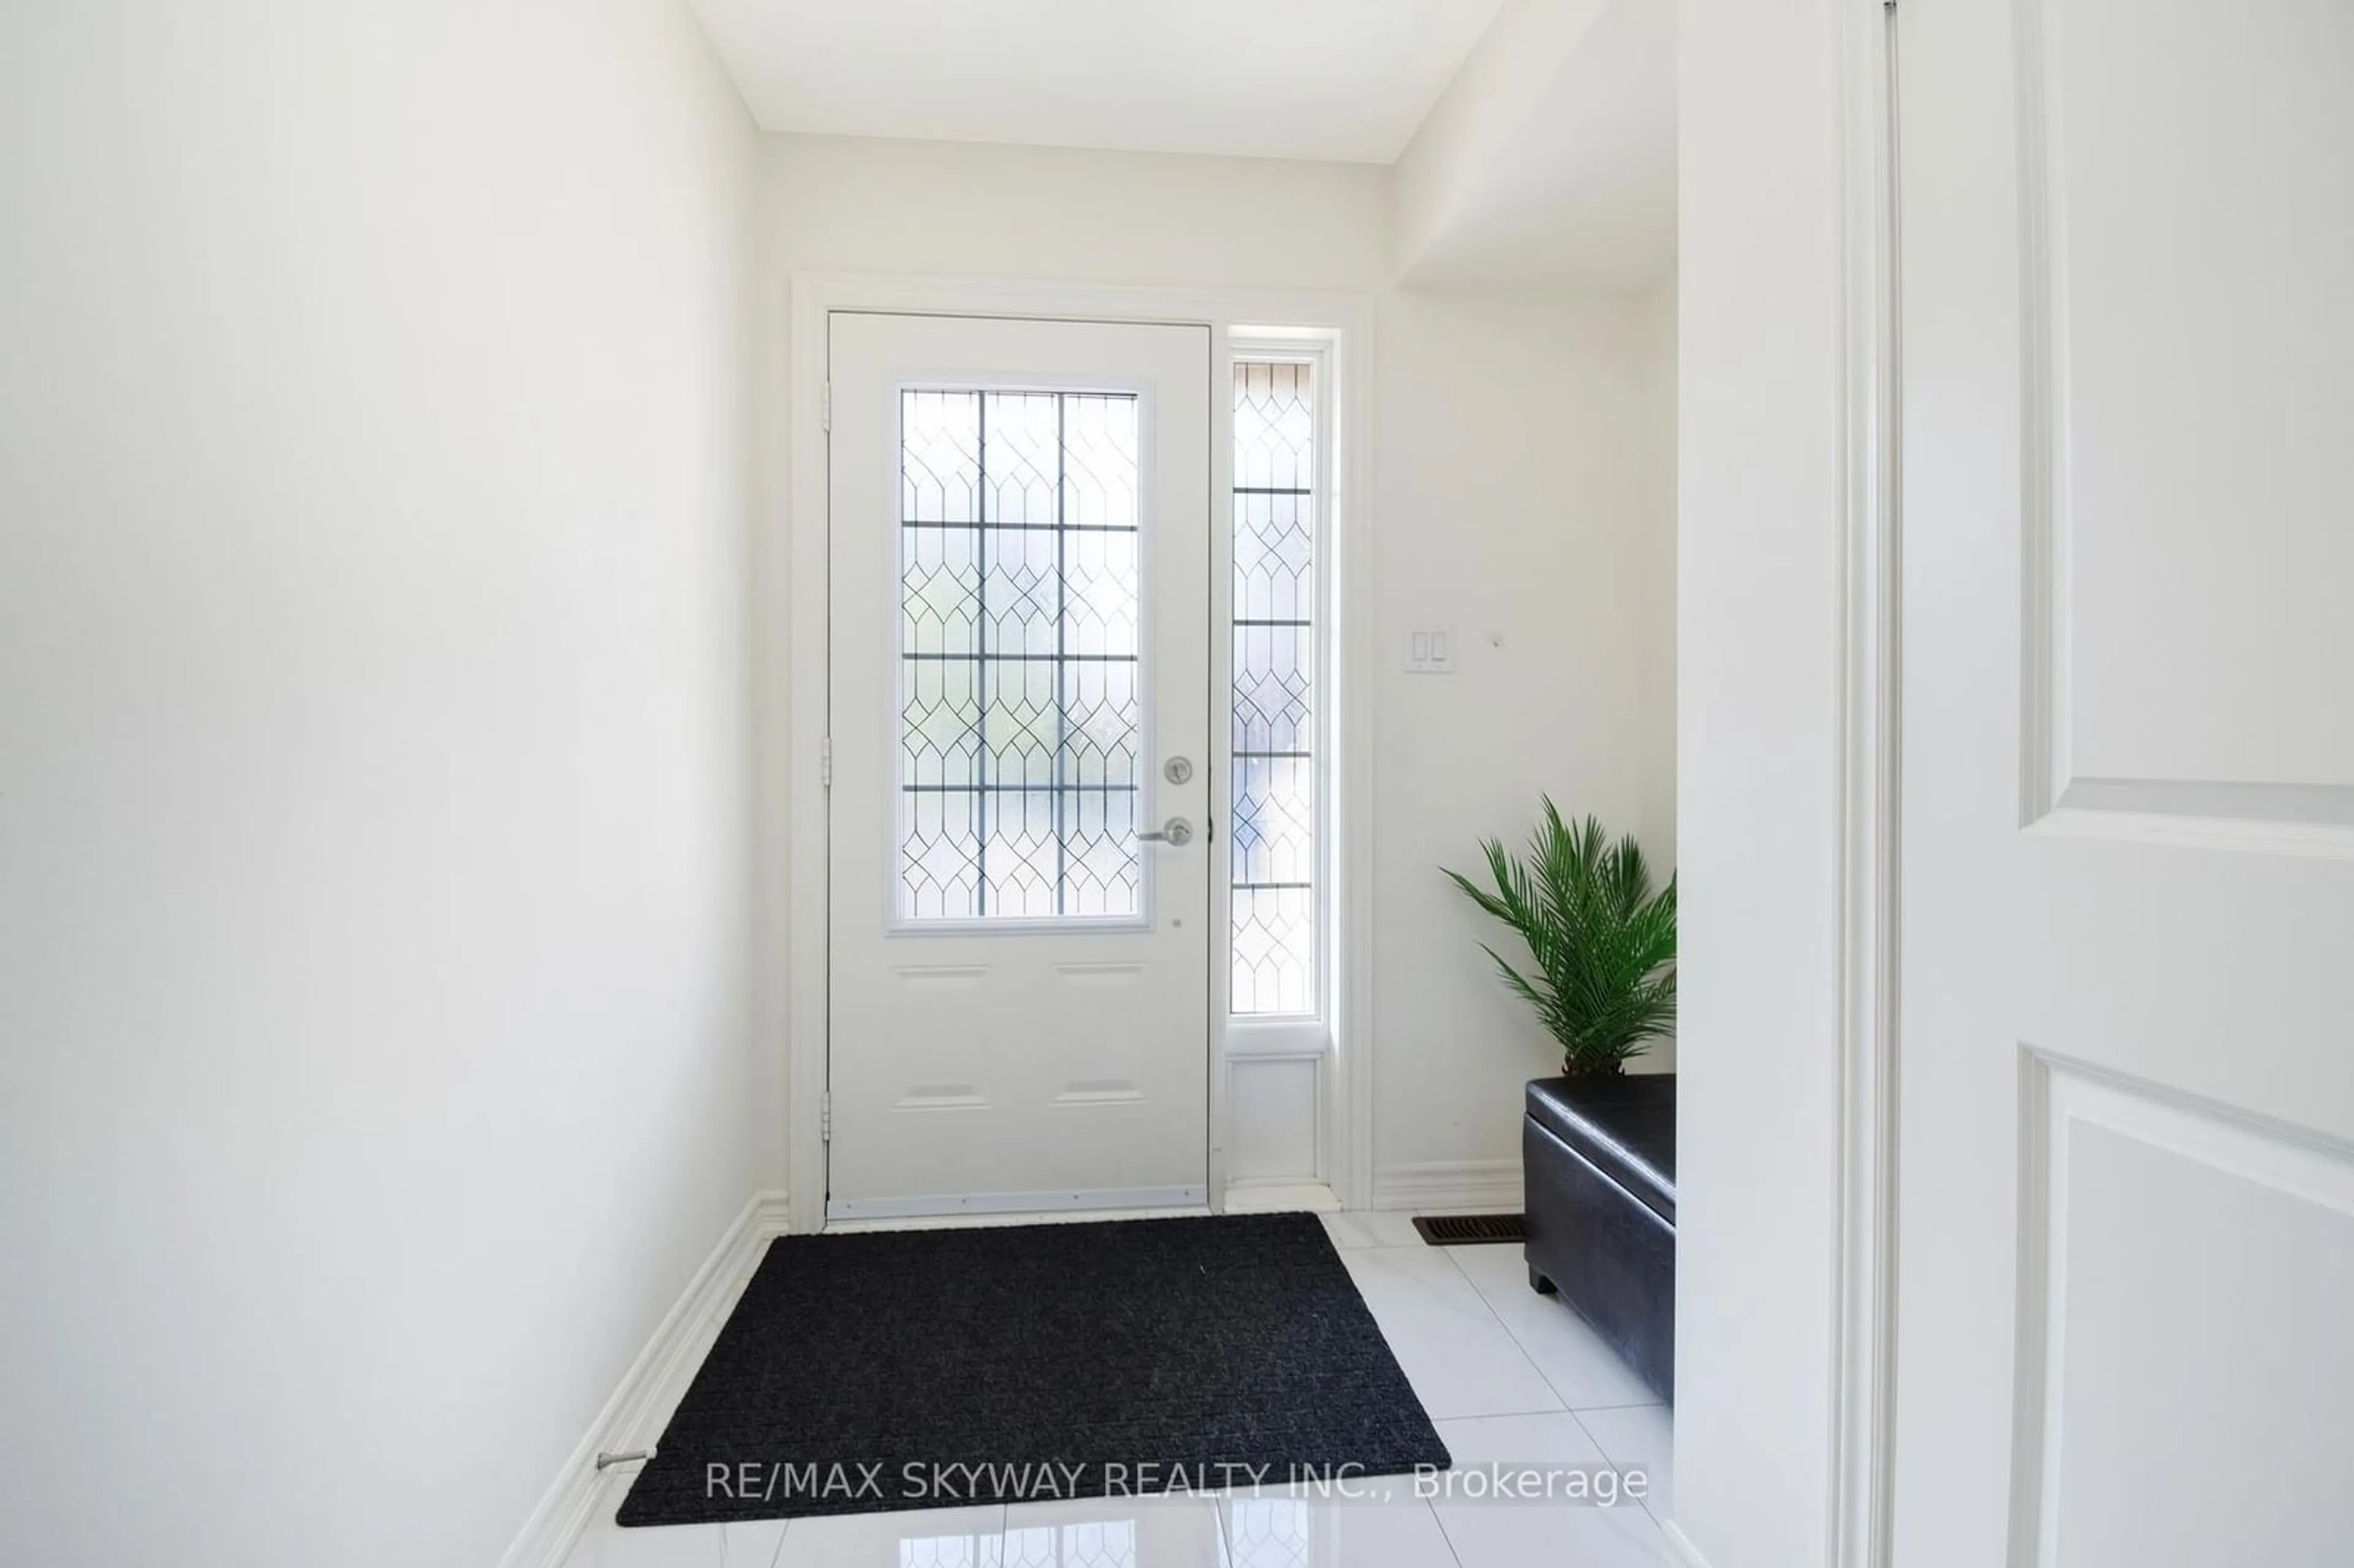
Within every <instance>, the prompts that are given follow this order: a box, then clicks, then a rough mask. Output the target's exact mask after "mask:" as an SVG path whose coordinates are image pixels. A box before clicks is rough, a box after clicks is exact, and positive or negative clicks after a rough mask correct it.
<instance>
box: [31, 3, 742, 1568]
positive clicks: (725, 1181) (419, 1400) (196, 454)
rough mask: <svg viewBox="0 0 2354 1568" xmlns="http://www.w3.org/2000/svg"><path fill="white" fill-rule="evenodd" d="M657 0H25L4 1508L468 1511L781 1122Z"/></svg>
mask: <svg viewBox="0 0 2354 1568" xmlns="http://www.w3.org/2000/svg"><path fill="white" fill-rule="evenodd" d="M754 152H755V141H754V135H753V132H752V131H751V130H750V125H749V121H748V117H747V115H746V114H745V112H744V111H743V109H742V108H741V106H740V104H739V103H738V102H737V98H736V95H735V93H734V91H733V90H732V89H731V88H730V87H729V86H728V84H727V83H726V79H724V78H723V77H722V76H721V75H720V73H719V72H718V70H717V69H716V67H715V65H714V64H713V62H712V60H711V58H709V56H708V52H707V50H706V48H705V43H704V40H703V38H702V37H701V36H700V35H699V33H698V32H697V30H696V29H695V24H694V22H693V20H692V18H691V17H690V16H688V14H687V12H686V10H685V8H684V6H682V5H675V4H673V3H671V0H595V3H593V4H579V3H578V0H562V3H559V0H515V3H513V4H507V5H496V6H482V5H468V4H463V3H461V0H412V3H411V4H408V5H399V6H393V7H353V6H345V5H306V4H296V3H292V0H282V3H273V0H222V3H219V4H212V5H204V6H186V5H167V4H160V3H151V4H133V3H127V0H90V3H87V4H80V5H71V6H50V5H16V6H11V7H9V8H8V9H7V10H6V12H5V16H0V232H5V235H6V236H7V238H6V240H5V243H0V1041H5V1045H4V1046H0V1255H5V1266H0V1327H5V1332H0V1391H5V1392H0V1407H5V1412H6V1420H5V1429H6V1435H5V1438H0V1559H5V1561H7V1562H9V1563H45V1564H57V1565H70V1564H82V1563H88V1564H106V1565H108V1568H112V1565H115V1564H130V1563H175V1564H199V1563H237V1564H239V1565H240V1568H253V1565H258V1564H272V1563H286V1564H304V1565H309V1564H316V1563H335V1564H338V1565H339V1568H366V1565H369V1564H384V1565H387V1568H416V1565H418V1564H423V1563H490V1562H492V1561H493V1560H495V1559H496V1557H497V1556H498V1554H499V1552H500V1551H501V1550H502V1549H503V1548H504V1546H505V1545H506V1543H507V1542H508V1540H509V1538H510V1537H511V1536H512V1535H513V1534H514V1531H515V1530H516V1528H517V1527H518V1526H519V1525H520V1523H521V1522H522V1520H524V1518H525V1515H526V1514H527V1513H528V1512H529V1511H530V1510H531V1508H532V1506H533V1505H534V1504H535V1502H536V1501H537V1499H538V1498H539V1496H540V1493H541V1491H542V1489H544V1488H545V1487H546V1485H547V1483H548V1480H549V1478H550V1477H551V1475H553V1474H554V1473H555V1471H556V1469H557V1466H558V1464H559V1462H560V1461H561V1460H562V1458H563V1457H564V1456H565V1455H566V1454H567V1451H568V1450H569V1449H570V1448H571V1446H572V1445H573V1444H574V1443H575V1442H576V1441H577V1440H578V1438H579V1436H580V1435H581V1433H582V1432H583V1431H584V1430H586V1429H587V1427H588V1423H589V1420H590V1418H591V1416H592V1415H593V1414H595V1413H596V1411H597V1410H598V1408H599V1405H600V1404H602V1403H603V1401H604V1400H605V1398H606V1397H607V1396H608V1394H609V1393H610V1392H611V1391H612V1388H613V1386H614V1384H615V1383H616V1381H617V1380H618V1379H619V1377H620V1373H621V1372H622V1371H623V1370H624V1368H625V1367H626V1366H627V1365H628V1364H629V1362H630V1361H631V1357H632V1356H633V1355H634V1354H635V1352H636V1351H637V1350H638V1348H639V1347H640V1345H641V1344H642V1342H643V1341H644V1340H645V1338H646V1336H647V1335H648V1333H649V1332H650V1331H651V1330H652V1328H653V1327H654V1325H655V1323H656V1322H657V1321H658V1319H660V1317H661V1315H662V1313H663V1310H664V1309H665V1308H667V1307H668V1305H669V1304H670V1302H671V1301H672V1300H673V1298H675V1297H676V1295H677V1293H678V1292H679V1290H680V1289H681V1288H682V1287H683V1286H684V1284H685V1282H686V1280H687V1279H688V1277H689V1276H690V1275H691V1273H692V1272H693V1270H694V1268H695V1266H696V1265H697V1264H698V1263H699V1262H700V1261H701V1259H702V1258H703V1256H704V1255H705V1253H706V1252H707V1250H708V1249H709V1248H710V1247H711V1245H712V1244H713V1243H714V1241H715V1240H716V1238H717V1237H718V1235H719V1234H720V1233H721V1231H722V1229H723V1228H724V1227H725V1226H726V1224H727V1222H728V1220H729V1219H730V1218H731V1217H732V1216H733V1215H734V1214H735V1213H736V1212H737V1210H738V1208H739V1207H740V1206H741V1205H742V1204H743V1202H744V1201H745V1199H746V1196H747V1194H748V1193H749V1192H751V1190H752V1189H753V1187H754V1185H755V1181H756V1170H755V1160H754V1158H753V1153H752V1149H751V1122H752V1119H753V1117H752V1112H751V1110H750V1108H749V1099H748V1092H747V1086H748V1077H749V1071H750V1054H749V1053H750V1047H749V1042H748V1036H747V1031H746V1028H745V1013H746V992H747V986H748V981H747V965H748V954H747V950H746V942H745V936H744V927H745V923H744V913H745V908H746V905H747V900H748V885H747V863H746V854H745V846H746V841H747V836H748V820H749V802H748V795H747V787H746V778H747V772H748V769H747V765H746V744H745V731H746V723H745V717H746V713H747V711H748V710H747V692H746V687H747V671H748V662H747V657H746V650H745V640H744V628H745V614H744V607H743V605H742V602H741V599H742V588H741V583H742V575H743V563H744V543H745V541H744V532H745V530H744V519H745V484H744V480H743V475H744V474H745V472H746V470H747V468H748V455H747V440H748V425H747V397H746V389H747V382H748V358H747V349H748V342H747V334H746V332H745V330H744V308H743V307H744V305H745V302H746V300H747V298H748V275H747V269H746V261H747V259H748V254H749V249H750V233H749V228H748V196H749V194H750V185H749V181H750V177H751V174H752V159H753V156H754Z"/></svg>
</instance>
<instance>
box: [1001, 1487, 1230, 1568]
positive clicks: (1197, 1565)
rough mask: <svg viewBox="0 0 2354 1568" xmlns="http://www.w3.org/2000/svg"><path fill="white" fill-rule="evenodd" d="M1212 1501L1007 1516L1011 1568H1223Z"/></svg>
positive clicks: (1035, 1506)
mask: <svg viewBox="0 0 2354 1568" xmlns="http://www.w3.org/2000/svg"><path fill="white" fill-rule="evenodd" d="M1224 1561H1225V1527H1224V1525H1223V1523H1222V1522H1221V1520H1220V1519H1219V1517H1218V1505H1217V1502H1216V1501H1215V1500H1214V1499H1210V1498H1206V1497H1203V1498H1152V1499H1118V1498H1082V1499H1076V1500H1073V1501H1068V1502H1051V1503H1016V1504H1014V1505H1013V1507H1010V1508H1008V1509H1007V1510H1005V1547H1004V1568H1220V1564H1221V1563H1223V1562H1224Z"/></svg>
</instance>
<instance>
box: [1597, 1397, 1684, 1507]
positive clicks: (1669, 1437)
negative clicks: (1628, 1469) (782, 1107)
mask: <svg viewBox="0 0 2354 1568" xmlns="http://www.w3.org/2000/svg"><path fill="white" fill-rule="evenodd" d="M1577 1424H1578V1425H1581V1426H1583V1427H1585V1435H1586V1436H1589V1437H1591V1438H1593V1439H1594V1442H1595V1446H1596V1447H1598V1448H1600V1449H1601V1450H1602V1452H1603V1453H1604V1454H1606V1455H1607V1456H1608V1457H1609V1459H1610V1462H1611V1463H1612V1464H1614V1465H1622V1466H1632V1467H1637V1468H1639V1469H1641V1470H1642V1471H1643V1473H1644V1475H1645V1476H1646V1477H1648V1478H1649V1482H1650V1489H1649V1494H1648V1495H1647V1496H1646V1497H1645V1498H1644V1499H1643V1507H1644V1509H1645V1510H1647V1511H1649V1514H1650V1516H1651V1517H1652V1518H1653V1519H1656V1520H1659V1522H1660V1523H1662V1524H1665V1523H1666V1522H1667V1521H1668V1520H1670V1519H1672V1518H1674V1517H1675V1493H1676V1476H1675V1463H1676V1456H1675V1429H1674V1423H1673V1421H1672V1419H1671V1418H1670V1415H1669V1414H1668V1407H1667V1406H1666V1405H1664V1404H1628V1405H1621V1406H1619V1407H1617V1409H1612V1410H1581V1411H1579V1412H1577Z"/></svg>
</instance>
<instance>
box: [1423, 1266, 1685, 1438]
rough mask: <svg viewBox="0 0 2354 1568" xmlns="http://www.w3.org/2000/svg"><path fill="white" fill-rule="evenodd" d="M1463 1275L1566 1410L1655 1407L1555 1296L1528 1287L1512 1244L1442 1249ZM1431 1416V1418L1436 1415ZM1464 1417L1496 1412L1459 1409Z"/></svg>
mask: <svg viewBox="0 0 2354 1568" xmlns="http://www.w3.org/2000/svg"><path fill="white" fill-rule="evenodd" d="M1446 1250H1447V1254H1448V1255H1450V1256H1451V1257H1452V1258H1453V1259H1454V1261H1455V1266H1456V1267H1457V1268H1458V1269H1459V1270H1460V1271H1461V1272H1462V1274H1463V1276H1464V1277H1466V1278H1467V1279H1469V1281H1470V1282H1471V1283H1472V1284H1473V1285H1474V1286H1476V1287H1478V1289H1479V1296H1480V1298H1481V1299H1483V1300H1484V1301H1486V1302H1487V1304H1488V1307H1489V1309H1490V1311H1492V1312H1494V1313H1495V1315H1496V1318H1497V1319H1498V1320H1499V1321H1500V1322H1501V1323H1502V1324H1503V1326H1504V1327H1505V1329H1506V1330H1509V1331H1510V1332H1511V1336H1512V1339H1513V1340H1514V1341H1515V1342H1516V1343H1518V1344H1519V1346H1520V1347H1521V1349H1522V1351H1523V1352H1525V1353H1526V1354H1527V1356H1528V1358H1529V1360H1530V1361H1533V1362H1534V1363H1536V1368H1537V1371H1538V1372H1542V1373H1543V1374H1544V1379H1545V1382H1546V1383H1548V1384H1550V1385H1551V1386H1552V1388H1553V1392H1554V1393H1557V1394H1559V1395H1560V1396H1561V1402H1562V1404H1565V1405H1567V1406H1568V1407H1569V1408H1570V1409H1572V1410H1585V1409H1589V1408H1593V1407H1596V1406H1599V1405H1612V1404H1658V1403H1659V1395H1658V1394H1656V1393H1652V1392H1651V1390H1650V1387H1649V1384H1647V1383H1644V1382H1643V1380H1642V1379H1641V1378H1639V1377H1637V1376H1636V1375H1635V1373H1634V1372H1633V1370H1632V1369H1630V1368H1629V1367H1628V1365H1627V1363H1626V1362H1624V1361H1620V1360H1619V1359H1618V1353H1617V1351H1613V1350H1612V1349H1611V1348H1610V1347H1609V1346H1608V1345H1607V1344H1605V1343H1604V1342H1603V1340H1602V1336H1601V1335H1599V1334H1597V1333H1596V1332H1595V1331H1594V1330H1592V1329H1591V1328H1589V1327H1588V1326H1587V1325H1586V1322H1585V1319H1583V1318H1580V1317H1579V1316H1578V1315H1577V1313H1576V1311H1575V1309H1574V1308H1571V1307H1570V1305H1569V1304H1568V1303H1567V1302H1565V1301H1564V1300H1563V1299H1562V1298H1560V1297H1559V1296H1540V1295H1538V1294H1537V1293H1536V1292H1535V1291H1534V1290H1532V1289H1530V1288H1529V1266H1528V1263H1527V1260H1526V1259H1524V1258H1523V1257H1522V1255H1521V1249H1520V1248H1519V1247H1517V1246H1457V1247H1448V1248H1447V1249H1446ZM1432 1414H1437V1412H1435V1411H1434V1412H1433V1413H1432ZM1462 1414H1467V1415H1493V1414H1504V1413H1503V1412H1501V1411H1465V1412H1462Z"/></svg>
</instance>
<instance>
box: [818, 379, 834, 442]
mask: <svg viewBox="0 0 2354 1568" xmlns="http://www.w3.org/2000/svg"><path fill="white" fill-rule="evenodd" d="M817 412H818V418H820V419H822V421H824V424H825V428H826V429H827V431H828V432H829V433H831V432H832V429H833V383H832V382H831V381H829V382H827V383H826V384H825V386H824V387H823V388H822V390H821V391H820V392H819V393H818V409H817Z"/></svg>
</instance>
